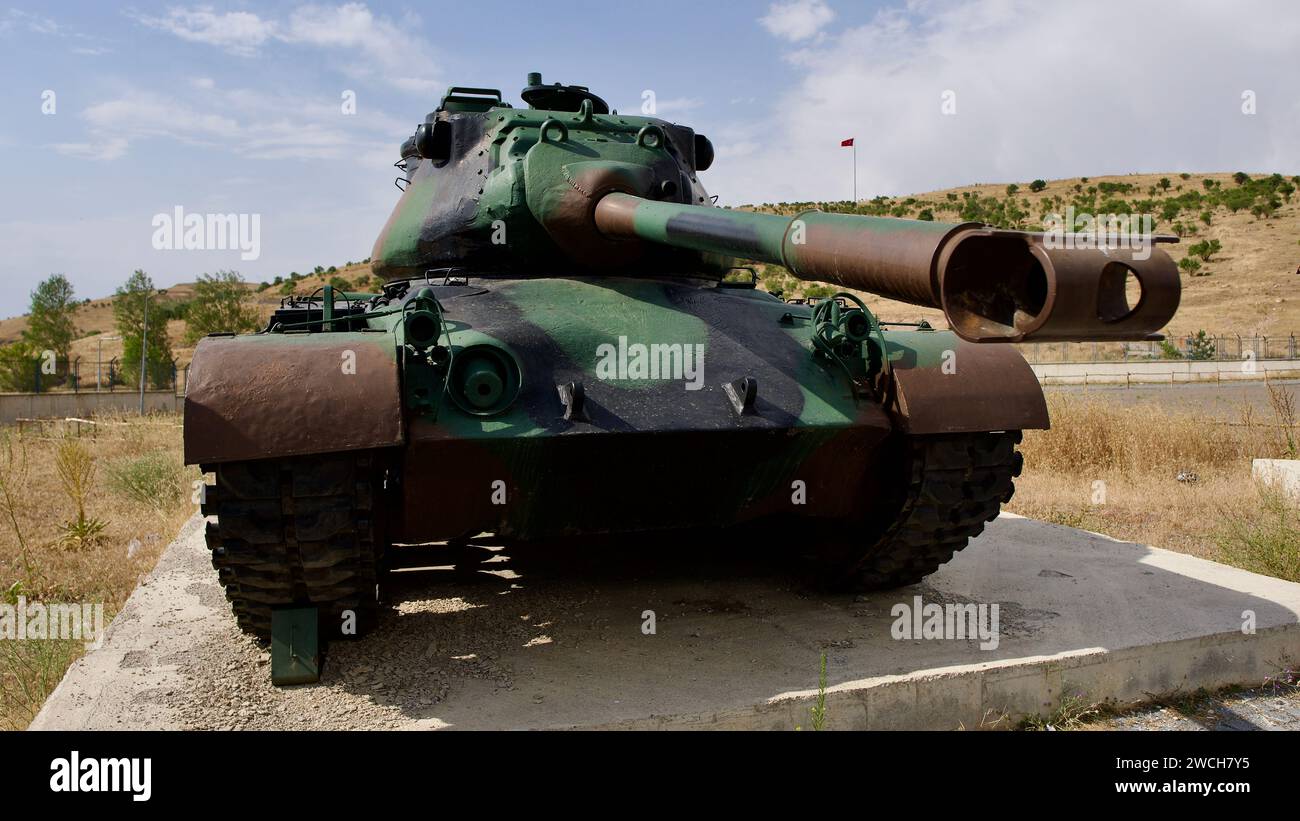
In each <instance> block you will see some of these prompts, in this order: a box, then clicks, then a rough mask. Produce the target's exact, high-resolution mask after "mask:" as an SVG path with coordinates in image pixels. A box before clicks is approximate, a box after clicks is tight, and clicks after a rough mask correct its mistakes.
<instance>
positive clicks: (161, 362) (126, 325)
mask: <svg viewBox="0 0 1300 821" xmlns="http://www.w3.org/2000/svg"><path fill="white" fill-rule="evenodd" d="M155 293H156V292H155V289H154V287H153V280H152V279H150V278H149V275H148V274H146V273H145V272H144V271H139V270H137V271H136V272H135V273H133V274H131V277H130V278H129V279H127V281H126V283H125V284H123V285H122V287H120V288H118V289H117V292H116V294H115V296H114V299H113V319H114V320H115V322H116V324H117V332H118V334H120V335H121V337H122V377H123V380H124V381H125V382H126V384H128V385H130V384H137V383H138V382H139V379H140V351H141V349H142V348H143V349H144V351H145V363H146V365H147V372H148V375H149V381H151V382H153V384H154V385H165V384H167V383H168V382H169V381H170V379H171V376H172V346H171V341H170V340H169V339H168V337H167V321H166V319H165V318H164V312H163V311H162V310H159V305H158V300H157V297H156V295H155ZM146 311H148V312H149V313H148V322H147V323H146V322H145V312H146ZM146 324H147V325H148V327H149V334H148V339H147V340H146V339H145V333H144V327H145V325H146Z"/></svg>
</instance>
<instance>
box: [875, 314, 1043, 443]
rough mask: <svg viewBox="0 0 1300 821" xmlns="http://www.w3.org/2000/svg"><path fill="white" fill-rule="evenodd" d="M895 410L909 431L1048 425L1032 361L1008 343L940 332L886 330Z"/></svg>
mask: <svg viewBox="0 0 1300 821" xmlns="http://www.w3.org/2000/svg"><path fill="white" fill-rule="evenodd" d="M885 339H886V343H887V345H888V348H889V358H890V368H891V372H892V379H893V386H894V387H893V392H892V393H893V397H892V408H891V410H892V412H893V414H894V416H895V417H896V418H897V419H898V422H899V426H900V427H901V428H902V429H903V430H904V431H906V432H908V433H914V434H937V433H972V432H978V431H996V430H1030V429H1045V428H1047V427H1048V417H1047V402H1046V400H1045V399H1044V397H1043V389H1042V387H1041V386H1040V385H1039V383H1038V377H1037V376H1035V375H1034V371H1033V369H1032V368H1030V367H1029V363H1028V362H1026V361H1025V358H1024V357H1023V356H1021V355H1020V352H1019V351H1017V350H1016V349H1015V348H1014V347H1012V346H1010V345H990V344H984V345H981V344H977V343H972V342H966V341H964V340H962V339H959V338H958V337H957V336H956V334H953V333H948V332H936V331H904V332H892V331H891V332H886V333H885Z"/></svg>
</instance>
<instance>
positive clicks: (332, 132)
mask: <svg viewBox="0 0 1300 821" xmlns="http://www.w3.org/2000/svg"><path fill="white" fill-rule="evenodd" d="M189 85H190V90H189V91H188V92H187V93H186V95H185V97H184V100H181V99H177V98H173V97H169V96H165V95H161V94H158V93H154V92H146V91H138V90H137V91H130V92H128V93H126V94H123V95H122V96H120V97H118V98H116V99H112V100H106V101H104V102H100V103H96V104H94V105H92V106H90V107H89V108H87V109H86V110H85V111H84V112H82V115H81V116H82V118H83V119H84V120H85V121H86V124H87V131H88V133H89V134H90V135H91V136H92V137H93V138H94V139H92V140H90V141H88V142H78V143H57V144H54V145H53V146H52V147H53V148H54V150H56V151H58V152H59V153H60V154H62V155H64V156H70V157H78V158H84V159H100V160H113V159H117V158H119V157H122V156H124V155H125V154H126V153H127V149H128V148H129V146H130V145H131V144H132V143H135V142H137V141H140V140H148V139H166V140H174V141H177V142H180V143H182V144H184V145H189V146H193V147H195V148H200V149H203V150H215V151H223V152H229V153H232V154H236V155H238V156H242V157H246V158H249V159H266V160H279V159H296V160H313V159H317V160H319V159H341V158H349V157H351V158H355V159H356V160H359V161H360V162H362V163H363V164H365V165H367V166H372V167H373V166H376V165H385V166H386V165H391V164H392V161H393V156H391V155H393V154H394V145H395V143H396V139H395V135H399V134H402V133H403V132H405V131H407V130H409V128H410V124H409V123H408V122H406V121H405V120H398V119H395V118H392V117H389V116H387V115H385V114H383V113H382V112H379V111H368V112H367V113H366V114H365V115H358V116H354V117H344V116H342V115H341V114H340V111H339V107H338V105H335V104H332V103H328V102H315V101H312V100H304V99H302V98H299V97H296V96H289V95H284V94H273V93H269V92H265V91H262V90H259V89H244V88H236V89H218V88H217V87H216V83H215V82H213V81H212V80H211V79H209V78H196V79H195V80H192V81H191V82H190V84H189Z"/></svg>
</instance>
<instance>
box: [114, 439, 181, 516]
mask: <svg viewBox="0 0 1300 821" xmlns="http://www.w3.org/2000/svg"><path fill="white" fill-rule="evenodd" d="M105 472H106V473H107V475H108V488H109V490H111V491H112V492H114V493H116V494H117V495H119V496H122V497H124V498H126V499H130V500H131V501H133V502H138V503H140V504H145V505H149V506H151V507H155V508H163V507H166V506H168V505H174V504H176V503H177V502H179V501H180V500H181V498H182V497H183V496H184V493H185V479H184V468H183V467H182V465H181V464H180V463H179V462H178V461H176V459H175V458H173V457H172V456H169V455H168V454H166V453H161V452H155V453H146V454H145V455H143V456H138V457H136V458H134V459H126V460H122V461H118V462H115V463H112V464H110V465H109V466H108V468H107V469H106V471H105Z"/></svg>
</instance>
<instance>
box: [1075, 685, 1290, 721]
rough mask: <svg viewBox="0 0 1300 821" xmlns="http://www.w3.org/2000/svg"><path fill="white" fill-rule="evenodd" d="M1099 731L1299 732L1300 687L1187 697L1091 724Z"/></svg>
mask: <svg viewBox="0 0 1300 821" xmlns="http://www.w3.org/2000/svg"><path fill="white" fill-rule="evenodd" d="M1089 728H1090V729H1098V730H1192V731H1203V730H1228V731H1241V730H1300V687H1296V686H1295V685H1281V684H1280V685H1278V686H1266V687H1259V688H1255V689H1251V690H1243V691H1241V692H1235V693H1228V694H1221V695H1211V694H1205V695H1200V696H1194V697H1188V698H1186V699H1183V700H1181V701H1179V702H1177V703H1176V704H1175V705H1172V706H1161V707H1150V708H1146V709H1142V710H1134V711H1132V712H1130V713H1125V714H1123V715H1118V716H1113V717H1111V718H1107V719H1104V720H1102V721H1098V722H1095V723H1093V724H1090V725H1089Z"/></svg>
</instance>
